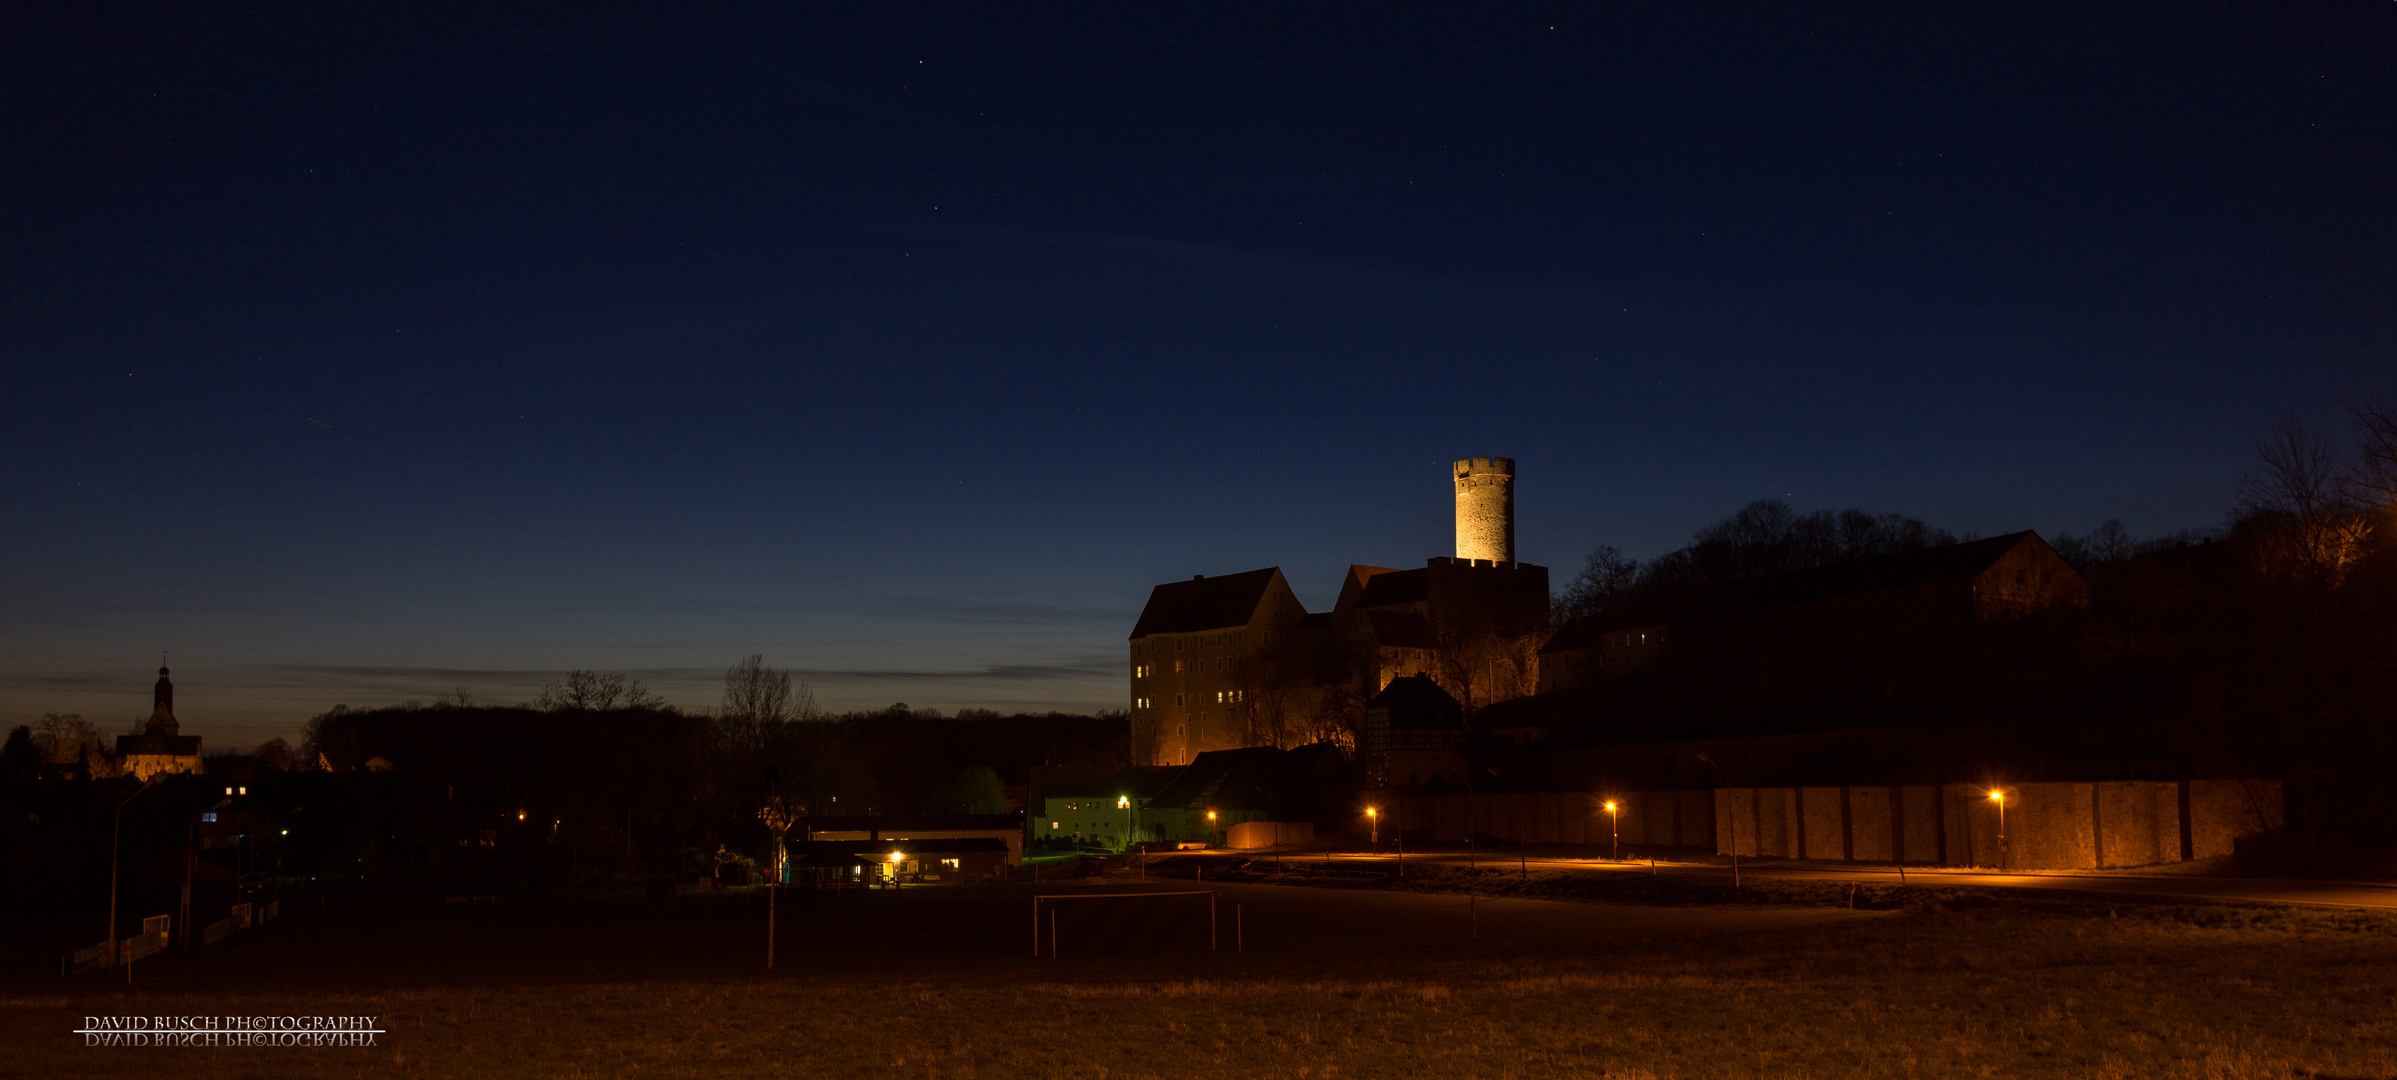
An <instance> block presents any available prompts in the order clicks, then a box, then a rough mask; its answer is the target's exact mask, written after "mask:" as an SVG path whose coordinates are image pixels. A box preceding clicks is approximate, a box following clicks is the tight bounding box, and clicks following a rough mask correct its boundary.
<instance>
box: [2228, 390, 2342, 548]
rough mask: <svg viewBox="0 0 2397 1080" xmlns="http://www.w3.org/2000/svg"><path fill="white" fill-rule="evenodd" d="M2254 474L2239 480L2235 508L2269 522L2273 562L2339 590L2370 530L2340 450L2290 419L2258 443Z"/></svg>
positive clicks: (2330, 440) (2322, 436) (2324, 437)
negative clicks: (2274, 541)
mask: <svg viewBox="0 0 2397 1080" xmlns="http://www.w3.org/2000/svg"><path fill="white" fill-rule="evenodd" d="M2256 463H2257V464H2258V465H2259V466H2260V469H2259V470H2258V471H2257V472H2254V473H2251V474H2249V475H2248V476H2246V477H2244V478H2242V479H2241V480H2240V481H2239V505H2240V509H2241V510H2243V511H2244V512H2245V513H2246V514H2247V515H2248V516H2249V517H2250V518H2251V519H2258V520H2264V521H2271V522H2274V523H2275V524H2277V525H2278V526H2280V527H2279V528H2278V529H2276V530H2274V531H2273V535H2275V536H2276V537H2277V538H2278V540H2279V541H2280V542H2279V543H2277V544H2275V545H2273V548H2274V550H2272V551H2271V552H2270V554H2271V555H2272V556H2273V561H2274V562H2278V563H2281V564H2283V565H2286V566H2290V567H2292V568H2295V569H2298V570H2300V571H2303V572H2305V573H2307V574H2309V575H2311V576H2313V577H2315V578H2317V579H2318V580H2321V581H2323V582H2324V583H2327V584H2336V583H2337V581H2338V580H2339V578H2340V577H2341V576H2342V575H2343V574H2344V573H2345V572H2346V570H2347V566H2348V564H2349V563H2351V562H2353V561H2354V560H2355V558H2356V556H2357V554H2358V551H2359V549H2360V547H2361V546H2362V544H2363V541H2364V539H2365V538H2366V536H2367V535H2368V534H2369V533H2370V531H2371V520H2370V518H2369V517H2368V516H2367V515H2366V514H2365V513H2364V512H2363V509H2364V508H2363V500H2362V499H2361V498H2359V497H2358V493H2357V491H2356V487H2357V485H2356V478H2355V476H2354V474H2351V473H2350V472H2349V471H2348V469H2347V463H2346V462H2345V460H2344V455H2342V454H2341V453H2340V452H2339V446H2338V443H2336V442H2335V441H2333V440H2332V439H2331V438H2330V436H2328V435H2326V434H2323V433H2322V432H2319V431H2316V430H2314V429H2313V428H2311V427H2309V426H2307V425H2306V423H2305V421H2304V420H2302V419H2299V418H2298V417H2295V416H2288V417H2283V418H2282V419H2281V421H2280V422H2279V423H2277V424H2275V425H2273V428H2272V432H2271V433H2270V434H2268V435H2266V436H2265V437H2264V438H2262V439H2258V440H2257V441H2256Z"/></svg>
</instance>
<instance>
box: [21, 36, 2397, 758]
mask: <svg viewBox="0 0 2397 1080" xmlns="http://www.w3.org/2000/svg"><path fill="white" fill-rule="evenodd" d="M393 7H395V8H399V9H402V10H399V11H395V12H393V13H389V14H387V15H385V16H380V17H371V16H362V15H359V14H357V13H354V12H349V11H344V10H332V8H333V6H331V5H310V6H305V7H298V8H294V9H291V10H288V11H282V12H269V11H267V9H265V8H263V7H255V8H253V7H241V8H234V9H228V11H219V12H209V13H202V12H200V11H199V10H198V9H197V8H193V7H188V6H178V7H175V8H171V9H168V8H162V9H161V11H162V12H164V13H153V14H129V13H125V11H123V10H117V11H116V13H113V14H104V13H101V12H100V11H98V10H97V9H96V7H94V6H88V5H66V4H53V5H20V6H17V7H15V8H12V9H11V11H10V13H9V14H8V15H7V16H6V17H5V18H6V22H5V24H4V25H0V32H4V35H5V36H4V39H0V48H4V49H5V61H6V62H5V64H0V93H4V94H5V101H6V102H7V106H6V107H5V108H4V109H0V124H4V125H5V141H4V142H0V160H4V161H5V165H4V172H0V185H4V188H0V191H4V193H5V203H4V206H5V212H4V213H0V237H4V238H5V241H4V243H0V275H4V278H0V280H4V282H5V287H4V289H0V505H4V506H5V507H6V511H5V515H6V516H5V521H6V523H7V525H6V528H5V530H0V722H4V723H6V724H8V725H12V726H13V725H15V724H19V723H26V722H30V721H32V720H34V719H36V718H38V717H39V716H40V715H41V714H42V713H45V712H67V711H78V712H81V713H83V714H84V715H85V716H87V717H88V718H90V719H92V720H93V721H94V722H95V723H96V724H97V725H98V726H100V727H101V728H102V730H103V731H104V732H107V733H115V732H118V731H122V730H125V729H126V725H127V724H128V723H129V722H131V721H135V720H138V719H139V718H140V717H142V716H144V715H146V714H147V711H148V703H149V698H148V690H149V682H150V680H151V679H152V678H153V677H154V676H153V675H152V673H151V672H152V669H154V668H155V667H156V666H157V663H158V655H159V652H160V650H171V659H170V662H171V663H172V664H173V666H174V667H175V670H176V678H177V683H178V686H179V688H180V691H179V698H178V704H179V712H180V714H181V716H182V718H183V720H184V723H185V731H186V732H187V733H197V734H201V735H203V736H206V737H208V738H209V740H210V743H209V745H210V746H212V747H213V746H220V745H224V746H246V745H249V744H253V743H255V742H257V741H258V740H261V739H264V738H266V737H267V736H269V735H275V734H282V735H286V736H295V737H296V735H297V734H298V730H299V727H300V724H301V723H302V721H304V719H305V718H306V717H307V716H309V715H311V714H313V713H316V712H319V711H322V710H323V709H325V708H328V707H330V706H331V705H333V704H335V703H337V702H340V703H347V704H350V705H353V706H363V705H380V704H387V703H392V702H397V701H401V700H406V699H419V700H425V701H430V700H432V699H434V698H436V697H437V696H439V695H442V694H444V693H446V692H448V691H451V690H453V689H456V688H465V689H467V690H469V691H471V692H473V693H474V694H475V695H476V697H477V698H478V699H480V700H485V701H497V702H514V701H522V700H526V699H528V698H530V697H531V696H532V695H533V693H534V692H535V691H536V690H537V689H538V687H539V686H540V684H541V683H542V682H543V681H545V680H547V679H550V678H555V677H556V676H557V675H558V673H560V672H562V671H563V670H565V669H567V668H570V667H582V668H599V669H613V670H622V671H627V672H631V673H635V674H638V675H640V676H642V677H644V678H646V679H647V680H648V681H649V683H650V685H651V686H652V688H653V689H657V690H659V691H661V692H663V693H665V694H666V696H667V697H668V698H669V699H670V700H672V701H674V702H676V703H677V704H682V705H686V706H695V707H696V706H707V705H711V704H713V702H714V698H715V695H716V692H717V680H718V679H719V678H720V675H721V672H722V670H723V668H724V667H725V666H726V665H728V664H730V663H732V662H733V661H735V660H736V659H738V658H739V657H741V656H743V655H746V654H749V653H762V654H764V655H765V657H766V660H767V662H768V663H770V664H774V665H776V666H781V667H787V668H790V669H793V670H794V671H796V672H798V673H800V674H801V675H802V676H803V677H805V678H806V679H808V680H809V681H810V683H811V684H812V685H813V686H814V688H815V690H816V693H817V695H818V699H819V701H820V702H821V703H822V704H824V705H826V706H828V707H832V708H859V707H871V706H878V705H883V704H888V703H890V702H893V701H906V702H909V703H911V704H913V705H916V706H919V707H921V706H938V707H941V708H944V709H954V708H957V707H960V706H989V707H994V708H999V709H1002V710H1007V709H1016V708H1052V707H1056V708H1072V709H1089V708H1096V707H1103V706H1112V707H1119V708H1120V707H1121V706H1122V705H1123V703H1124V694H1125V690H1124V683H1123V678H1124V675H1123V670H1122V668H1123V665H1122V660H1121V658H1122V654H1123V639H1124V636H1125V634H1126V633H1127V632H1128V631H1129V629H1130V627H1131V624H1132V621H1133V619H1134V617H1135V615H1136V614H1137V613H1138V609H1139V606H1140V603H1141V601H1142V600H1143V598H1144V597H1145V596H1146V594H1147V591H1148V588H1149V587H1150V586H1151V585H1152V584H1154V583H1157V582H1160V581H1166V580H1172V579H1176V578H1186V577H1188V576H1189V575H1191V574H1194V573H1208V574H1215V573H1228V572H1233V571H1239V570H1246V569H1251V568H1255V567H1259V566H1269V565H1279V566H1281V567H1282V568H1283V569H1284V570H1285V572H1287V573H1288V574H1289V575H1290V577H1291V580H1292V583H1293V585H1295V586H1296V587H1297V588H1298V590H1299V592H1300V595H1301V596H1302V598H1304V599H1305V600H1306V601H1307V602H1308V603H1309V604H1310V605H1314V606H1318V607H1321V606H1328V604H1329V602H1330V599H1331V594H1332V592H1333V590H1334V588H1335V587H1336V585H1337V582H1338V575H1339V572H1340V570H1341V568H1342V567H1343V566H1345V564H1347V563H1349V562H1372V563H1380V564H1383V565H1395V566H1413V565H1420V564H1421V562H1422V560H1423V559H1424V558H1425V557H1427V556H1431V555H1440V554H1447V553H1448V551H1449V549H1450V519H1449V507H1450V499H1451V492H1450V488H1449V480H1448V476H1447V472H1446V468H1447V464H1448V462H1449V461H1450V460H1452V459H1454V458H1457V457H1464V456H1473V455H1506V456H1512V457H1514V458H1515V459H1516V460H1517V462H1518V463H1519V464H1518V468H1519V471H1520V481H1519V484H1518V508H1519V509H1518V518H1519V536H1520V547H1519V553H1520V556H1521V557H1522V558H1524V559H1526V560H1529V561H1533V562H1539V563H1544V564H1546V565H1548V566H1550V567H1552V568H1553V571H1552V573H1553V575H1554V577H1553V579H1552V580H1554V581H1555V582H1556V583H1558V584H1560V585H1561V584H1562V583H1563V581H1564V579H1565V578H1567V577H1569V576H1570V575H1571V574H1572V573H1573V572H1574V570H1575V569H1577V568H1578V567H1579V565H1580V563H1581V560H1582V558H1583V556H1584V555H1585V554H1586V553H1587V552H1588V551H1589V549H1590V548H1592V547H1593V546H1595V545H1597V544H1600V543H1613V544H1616V545H1619V546H1621V547H1623V548H1624V549H1626V550H1627V551H1629V552H1631V553H1633V554H1636V555H1652V554H1656V553H1659V552H1662V551H1665V550H1668V549H1670V548H1672V547H1675V546H1678V545H1679V544H1680V543H1681V542H1683V541H1684V540H1685V539H1686V538H1687V537H1688V535H1689V533H1690V532H1691V530H1693V529H1694V528H1696V527H1698V526H1699V525H1702V524H1704V523H1706V522H1707V521H1710V520H1712V519H1714V518H1716V517H1719V516H1721V515H1722V514H1724V513H1727V512H1729V511H1731V510H1733V509H1736V508H1737V507H1738V506H1740V505H1741V504H1743V503H1745V502H1747V501H1749V500H1751V499H1755V498H1762V497H1775V498H1785V499H1788V500H1789V501H1791V502H1792V503H1794V504H1796V505H1797V506H1798V507H1799V508H1801V509H1813V508H1818V507H1829V508H1839V507H1846V506H1863V507H1865V508H1867V509H1871V510H1874V511H1881V512H1887V511H1897V512H1904V513H1911V514H1916V515H1920V516H1922V517H1924V518H1926V519H1929V520H1930V521H1931V522H1933V523H1934V524H1937V525H1941V526H1944V527H1947V528H1949V529H1953V530H1955V531H1958V532H1966V531H1978V532H1982V533H1995V532H2002V531H2009V530H2014V529H2022V528H2032V529H2038V530H2040V531H2041V532H2043V533H2047V534H2051V535H2052V534H2054V533H2056V532H2060V531H2071V532H2082V531H2086V530H2087V529H2089V528H2090V527H2092V526H2094V525H2096V524H2097V523H2099V522H2101V521H2103V520H2105V519H2107V518H2113V517H2119V518H2120V519H2122V520H2123V521H2124V522H2125V523H2126V524H2127V525H2128V526H2129V527H2130V529H2131V530H2132V531H2133V532H2134V533H2136V534H2153V533H2160V532H2168V531H2171V530H2176V529H2181V528H2185V527H2192V526H2207V525H2212V524H2215V523H2217V522H2219V521H2220V520H2221V518H2222V515H2223V513H2224V512H2225V511H2226V510H2227V509H2229V508H2230V507H2231V505H2232V503H2233V500H2234V487H2235V484H2236V481H2237V479H2238V477H2239V476H2240V474H2241V473H2243V472H2245V471H2247V469H2248V467H2249V466H2248V462H2249V458H2250V454H2251V445H2252V442H2253V440H2254V439H2255V437H2256V436H2257V435H2259V434H2261V433H2262V431H2263V430H2264V428H2265V427H2266V426H2267V425H2269V424H2270V423H2271V422H2272V421H2273V420H2274V419H2275V417H2277V416H2279V415H2281V414H2283V413H2290V412H2295V413H2298V414H2301V415H2304V416H2307V417H2309V418H2313V419H2316V420H2323V421H2335V420H2336V419H2337V418H2338V417H2339V415H2340V406H2341V403H2342V402H2344V401H2349V400H2367V399H2380V400H2387V395H2388V394H2389V392H2390V391H2391V390H2392V389H2397V377H2393V376H2392V372H2393V371H2397V310H2393V309H2392V303H2393V300H2392V298H2393V297H2397V290H2393V288H2392V286H2393V285H2397V229H2393V228H2392V225H2393V224H2397V221H2393V215H2392V203H2393V193H2397V169H2393V168H2392V166H2397V136H2393V133H2397V45H2393V42H2397V4H2391V3H2387V2H2385V0H2373V2H2362V0H2357V2H2348V3H2310V4H2283V5H2241V6H2235V7H2233V6H2219V5H2205V4H2186V3H2175V4H2167V5H2157V6H2155V7H2153V8H2150V9H2146V10H2139V9H2136V8H2133V7H2131V6H2128V5H2097V6H2094V7H2092V6H2088V5H2058V6H2053V7H2048V8H2033V7H2029V6H2016V5H1998V6H1992V5H1977V6H1966V5H1899V6H1892V7H1887V8H1869V7H1866V6H1864V5H1857V4H1839V5H1828V6H1826V7H1824V8H1821V9H1804V8H1798V7H1793V6H1791V5H1786V4H1768V5H1754V6H1734V5H1727V4H1706V5H1680V4H1675V5H1659V6H1657V7H1655V8H1653V9H1648V10H1635V9H1632V8H1629V7H1617V6H1599V5H1587V4H1573V5H1561V6H1556V7H1553V8H1538V7H1530V6H1502V5H1481V4H1445V5H1437V6H1424V7H1419V8H1418V7H1407V6H1400V5H1391V4H1378V3H1377V4H1365V5H1355V6H1324V5H1291V4H1285V3H1275V4H1262V5H1250V6H1243V5H1233V4H1205V5H1184V6H1175V7H1168V6H1162V5H1116V4H1104V5H1102V4H1088V5H1070V6H1069V5H1056V6H1013V5H963V4H961V5H942V6H914V7H902V6H899V5H885V4H875V5H854V6H849V7H847V8H845V9H837V8H834V7H832V6H828V5H827V6H810V7H806V8H802V7H801V6H799V5H787V6H786V5H776V6H774V7H772V8H769V9H767V10H764V11H760V12H755V13H750V14H741V15H714V14H699V13H698V12H700V10H701V9H699V8H696V7H692V6H673V7H670V8H667V7H661V8H660V9H658V11H671V12H672V14H671V15H663V14H659V13H658V11H652V12H634V11H630V10H626V9H615V8H611V9H606V10H604V11H603V10H601V9H599V8H597V7H596V6H591V5H574V6H569V7H563V8H559V9H556V10H551V11H546V12H544V11H536V10H532V9H531V8H530V7H529V6H525V5H475V6H470V7H467V8H464V9H461V10H459V11H455V12H446V13H444V12H439V11H436V10H435V9H434V8H433V7H432V6H431V5H393ZM35 8H40V9H44V10H38V11H37V10H34V9H35ZM502 9H504V10H502Z"/></svg>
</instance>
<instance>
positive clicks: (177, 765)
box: [117, 668, 204, 781]
mask: <svg viewBox="0 0 2397 1080" xmlns="http://www.w3.org/2000/svg"><path fill="white" fill-rule="evenodd" d="M178 728H179V725H177V724H176V723H175V684H174V683H172V682H169V681H167V677H166V669H165V668H159V669H158V685H157V686H156V687H154V688H152V690H151V693H150V719H149V722H148V723H146V724H144V725H142V733H141V734H139V735H119V736H117V760H118V762H119V763H120V764H122V765H123V766H124V769H125V772H126V773H128V774H130V775H132V776H135V777H138V778H140V779H142V780H144V781H147V780H149V779H150V778H151V777H153V776H159V775H162V774H165V773H191V774H193V775H195V776H196V775H198V774H199V773H201V772H202V771H204V768H203V766H202V765H201V763H200V737H199V736H197V735H185V734H182V733H181V732H180V731H179V730H178Z"/></svg>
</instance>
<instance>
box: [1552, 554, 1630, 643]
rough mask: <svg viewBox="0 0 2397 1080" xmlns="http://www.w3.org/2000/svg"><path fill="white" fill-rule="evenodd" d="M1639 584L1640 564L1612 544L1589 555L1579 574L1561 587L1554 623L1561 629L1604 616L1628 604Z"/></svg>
mask: <svg viewBox="0 0 2397 1080" xmlns="http://www.w3.org/2000/svg"><path fill="white" fill-rule="evenodd" d="M1639 581H1640V561H1639V560H1638V559H1634V558H1631V557H1630V556H1628V555H1625V554H1623V549H1622V548H1619V547H1616V546H1614V545H1613V544H1602V545H1600V546H1599V548H1598V550H1596V551H1593V552H1590V558H1589V561H1588V562H1587V563H1584V564H1583V565H1582V568H1581V573H1579V574H1577V575H1575V576H1574V578H1573V580H1572V581H1571V582H1569V583H1567V584H1566V585H1565V591H1564V593H1563V594H1562V595H1560V596H1558V597H1557V600H1556V615H1555V621H1556V622H1557V623H1558V624H1559V625H1562V624H1563V623H1566V622H1569V621H1571V620H1574V619H1579V618H1582V617H1584V616H1589V615H1604V614H1607V613H1609V612H1612V611H1615V610H1617V609H1620V608H1622V607H1623V606H1625V605H1626V604H1628V603H1629V602H1630V600H1631V596H1632V589H1633V587H1635V586H1637V585H1638V584H1639Z"/></svg>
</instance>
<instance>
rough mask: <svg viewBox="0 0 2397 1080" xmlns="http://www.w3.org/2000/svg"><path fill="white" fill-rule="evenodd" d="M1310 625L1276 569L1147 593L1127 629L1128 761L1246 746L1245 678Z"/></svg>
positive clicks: (1177, 759)
mask: <svg viewBox="0 0 2397 1080" xmlns="http://www.w3.org/2000/svg"><path fill="white" fill-rule="evenodd" d="M1307 622H1308V618H1307V609H1306V607H1305V606H1304V605H1302V604H1300V603H1299V602H1298V596H1297V594H1295V593H1293V592H1291V591H1290V582H1289V581H1288V580H1286V579H1284V578H1283V577H1282V569H1281V568H1280V567H1278V566H1274V567H1267V568H1265V569H1263V570H1250V571H1246V572H1244V573H1238V574H1225V575H1220V576H1217V577H1207V576H1206V575H1204V574H1200V575H1196V576H1193V577H1192V578H1191V579H1190V580H1188V581H1176V582H1170V583H1167V584H1164V585H1159V586H1157V587H1156V588H1155V589H1152V590H1150V591H1149V602H1148V604H1147V606H1145V607H1143V608H1142V609H1141V611H1140V621H1139V622H1138V623H1135V624H1134V625H1133V627H1132V650H1131V651H1132V655H1131V661H1132V709H1131V718H1132V743H1133V748H1134V752H1133V756H1132V760H1133V761H1134V762H1135V763H1136V764H1141V765H1187V764H1189V763H1190V761H1191V759H1192V758H1194V757H1197V756H1198V755H1199V754H1201V753H1203V752H1205V751H1208V750H1225V749H1230V748H1232V747H1238V746H1248V745H1251V743H1250V742H1249V734H1250V732H1249V725H1248V723H1247V717H1248V713H1247V710H1245V709H1244V708H1243V706H1245V705H1247V704H1248V701H1247V700H1246V697H1247V694H1246V693H1245V691H1246V690H1247V689H1248V685H1247V683H1248V681H1249V680H1248V679H1246V678H1244V676H1245V675H1254V674H1256V671H1255V668H1256V665H1257V664H1258V663H1259V661H1261V660H1262V659H1263V658H1264V656H1265V655H1266V653H1267V650H1269V649H1274V648H1279V647H1284V646H1288V645H1291V644H1292V642H1290V641H1289V636H1290V635H1293V634H1295V633H1297V632H1299V631H1300V630H1301V628H1302V627H1304V626H1306V625H1307Z"/></svg>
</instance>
